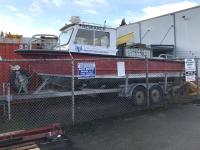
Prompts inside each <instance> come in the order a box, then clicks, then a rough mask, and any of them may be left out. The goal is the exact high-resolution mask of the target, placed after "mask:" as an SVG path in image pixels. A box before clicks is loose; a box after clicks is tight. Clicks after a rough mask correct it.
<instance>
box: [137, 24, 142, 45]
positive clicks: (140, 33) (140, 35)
mask: <svg viewBox="0 0 200 150" xmlns="http://www.w3.org/2000/svg"><path fill="white" fill-rule="evenodd" d="M138 24H139V38H140V44H142V28H141V22H138Z"/></svg>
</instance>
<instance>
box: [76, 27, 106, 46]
mask: <svg viewBox="0 0 200 150" xmlns="http://www.w3.org/2000/svg"><path fill="white" fill-rule="evenodd" d="M109 39H110V34H109V33H108V32H103V31H93V30H85V29H79V30H78V32H77V35H76V38H75V41H74V43H75V44H80V45H91V46H103V47H109V46H110V40H109Z"/></svg>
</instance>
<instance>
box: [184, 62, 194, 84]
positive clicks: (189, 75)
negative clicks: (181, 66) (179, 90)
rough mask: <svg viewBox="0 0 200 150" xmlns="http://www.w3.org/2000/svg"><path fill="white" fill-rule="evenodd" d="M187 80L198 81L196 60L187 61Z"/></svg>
mask: <svg viewBox="0 0 200 150" xmlns="http://www.w3.org/2000/svg"><path fill="white" fill-rule="evenodd" d="M185 80H186V81H196V64H195V60H194V59H185Z"/></svg>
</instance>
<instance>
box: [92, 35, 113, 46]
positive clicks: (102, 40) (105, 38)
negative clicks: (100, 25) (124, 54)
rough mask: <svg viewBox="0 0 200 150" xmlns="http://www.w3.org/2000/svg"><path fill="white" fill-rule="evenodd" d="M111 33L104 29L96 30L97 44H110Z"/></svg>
mask: <svg viewBox="0 0 200 150" xmlns="http://www.w3.org/2000/svg"><path fill="white" fill-rule="evenodd" d="M109 39H110V34H109V33H108V32H103V31H95V46H103V47H109V46H110V40H109Z"/></svg>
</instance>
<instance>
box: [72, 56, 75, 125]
mask: <svg viewBox="0 0 200 150" xmlns="http://www.w3.org/2000/svg"><path fill="white" fill-rule="evenodd" d="M71 63H72V123H73V125H74V124H75V97H74V59H72V61H71Z"/></svg>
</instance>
